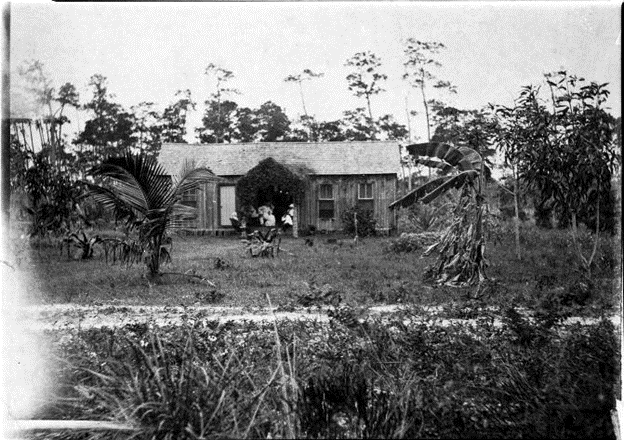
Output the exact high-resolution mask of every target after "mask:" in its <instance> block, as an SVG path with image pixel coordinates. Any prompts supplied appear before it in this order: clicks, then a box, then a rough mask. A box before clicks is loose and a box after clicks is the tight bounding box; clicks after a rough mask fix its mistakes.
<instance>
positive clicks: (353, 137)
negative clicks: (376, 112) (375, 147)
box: [341, 107, 378, 141]
mask: <svg viewBox="0 0 624 440" xmlns="http://www.w3.org/2000/svg"><path fill="white" fill-rule="evenodd" d="M341 125H342V131H343V134H344V137H345V139H346V140H349V141H370V140H374V139H375V135H376V134H377V133H378V128H377V126H376V124H375V121H373V120H372V119H371V118H370V117H369V116H367V115H366V109H364V108H363V107H358V108H356V109H355V110H346V111H345V112H343V119H342V124H341Z"/></svg>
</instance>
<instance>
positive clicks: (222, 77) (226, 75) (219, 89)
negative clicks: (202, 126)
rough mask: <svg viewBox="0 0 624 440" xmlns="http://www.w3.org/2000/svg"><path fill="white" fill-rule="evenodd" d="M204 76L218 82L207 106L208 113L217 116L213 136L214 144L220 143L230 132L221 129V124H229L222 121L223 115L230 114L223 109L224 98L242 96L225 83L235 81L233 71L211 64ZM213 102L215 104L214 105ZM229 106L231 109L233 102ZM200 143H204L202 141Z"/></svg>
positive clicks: (229, 102)
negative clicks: (226, 96)
mask: <svg viewBox="0 0 624 440" xmlns="http://www.w3.org/2000/svg"><path fill="white" fill-rule="evenodd" d="M204 74H205V75H206V76H208V77H213V78H214V79H215V81H216V86H215V92H214V93H212V94H211V95H210V97H211V98H212V99H211V100H207V101H206V105H207V106H208V109H207V110H206V111H207V112H208V111H210V112H211V113H212V114H213V115H214V116H216V120H215V121H214V123H213V125H214V126H215V127H217V129H216V130H213V136H215V140H214V142H216V143H220V142H223V138H222V135H223V134H224V133H226V132H227V131H228V129H227V128H223V127H220V125H221V123H224V124H227V123H228V122H229V121H227V120H222V119H221V117H222V115H224V114H227V113H228V112H227V110H226V111H224V110H223V109H221V101H222V98H223V96H225V95H230V94H240V92H239V91H238V90H237V89H234V88H229V87H225V83H227V82H228V81H230V80H232V79H234V73H233V72H232V71H231V70H227V69H224V68H222V67H219V66H217V65H216V64H213V63H210V64H208V66H207V67H206V70H205V71H204ZM213 102H214V103H215V104H213ZM228 105H229V106H230V107H231V101H228ZM213 107H214V108H213ZM200 142H203V141H201V139H200Z"/></svg>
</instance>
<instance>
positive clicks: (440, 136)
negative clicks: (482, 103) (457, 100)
mask: <svg viewBox="0 0 624 440" xmlns="http://www.w3.org/2000/svg"><path fill="white" fill-rule="evenodd" d="M430 104H431V109H432V113H433V118H432V119H433V121H434V122H435V125H436V129H435V132H434V134H433V137H432V139H431V140H432V142H442V143H450V144H453V145H456V146H463V147H469V148H472V149H473V150H475V151H477V152H478V153H479V154H480V155H481V156H482V157H483V158H484V161H485V163H486V164H488V165H489V166H490V167H491V166H492V162H491V161H490V158H491V157H492V156H493V155H494V154H496V149H495V148H494V141H495V137H496V134H497V133H498V126H497V124H498V121H497V119H496V118H495V117H494V115H493V114H492V113H491V112H490V111H489V110H488V109H480V110H460V109H457V108H454V107H450V106H447V105H445V104H444V103H443V102H440V101H437V100H431V101H430Z"/></svg>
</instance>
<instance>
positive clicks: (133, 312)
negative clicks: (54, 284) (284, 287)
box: [7, 305, 621, 330]
mask: <svg viewBox="0 0 624 440" xmlns="http://www.w3.org/2000/svg"><path fill="white" fill-rule="evenodd" d="M402 307H404V306H400V305H387V306H376V307H371V308H369V309H367V310H366V314H368V315H373V316H381V317H383V316H385V315H389V314H391V313H394V312H397V311H399V310H401V308H402ZM327 311H328V308H327V307H319V308H317V307H313V308H307V309H305V308H298V309H295V310H292V311H291V310H289V311H283V310H280V309H268V308H262V309H251V310H250V309H249V308H243V307H216V306H195V307H181V306H180V307H166V306H131V305H114V306H113V305H102V306H80V305H47V306H43V305H42V306H26V307H20V308H19V309H14V310H13V312H12V313H11V315H12V316H7V319H12V320H14V322H19V323H20V324H21V325H22V326H24V327H26V328H28V329H33V330H37V329H38V330H44V329H49V330H61V329H64V328H83V329H84V328H99V327H120V326H123V325H126V324H132V323H145V322H150V323H152V324H154V325H156V326H165V325H180V324H182V323H183V322H195V321H197V320H218V321H220V322H227V321H241V322H242V321H255V322H262V321H264V322H270V321H273V320H274V319H277V320H312V321H319V322H327V321H328V320H329V317H328V314H327ZM441 312H442V308H441V307H428V308H426V309H424V310H423V314H422V318H423V320H425V319H429V318H431V317H433V316H439V315H440V313H441ZM611 320H612V322H613V324H614V325H615V326H616V327H618V328H619V326H620V323H621V319H620V317H619V316H613V317H612V318H611ZM596 321H597V320H596V319H595V318H582V317H572V318H568V319H567V320H566V322H565V324H574V323H581V324H583V325H587V324H591V323H594V322H596ZM475 322H476V321H475V320H474V319H448V318H444V317H443V316H440V317H439V318H438V319H436V320H435V321H433V322H432V324H435V325H442V326H447V325H450V324H453V323H473V324H474V323H475ZM494 325H501V320H500V318H495V319H494Z"/></svg>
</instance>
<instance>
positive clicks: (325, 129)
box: [288, 116, 347, 142]
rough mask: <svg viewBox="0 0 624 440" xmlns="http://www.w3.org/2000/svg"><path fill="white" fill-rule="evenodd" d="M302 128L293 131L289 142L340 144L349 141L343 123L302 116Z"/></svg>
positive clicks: (289, 136)
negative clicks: (339, 142)
mask: <svg viewBox="0 0 624 440" xmlns="http://www.w3.org/2000/svg"><path fill="white" fill-rule="evenodd" d="M300 121H301V126H303V127H305V129H301V128H297V127H295V128H293V129H291V132H290V134H289V135H288V140H289V141H291V142H334V141H336V142H338V141H345V140H347V138H346V135H345V133H344V130H343V128H344V127H343V125H344V123H343V121H341V120H337V121H317V120H316V119H315V118H314V117H312V116H309V117H306V116H302V117H301V120H300Z"/></svg>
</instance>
